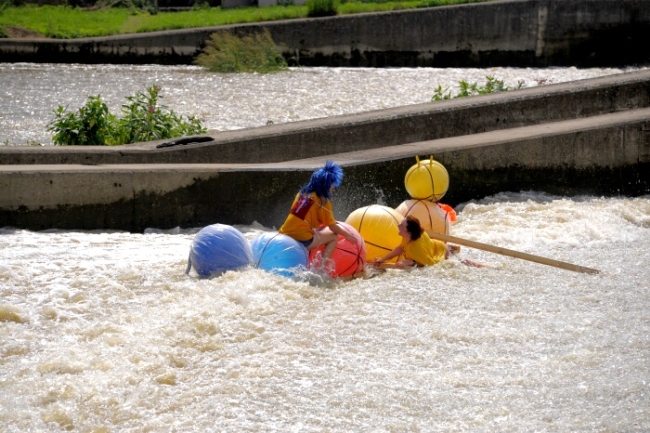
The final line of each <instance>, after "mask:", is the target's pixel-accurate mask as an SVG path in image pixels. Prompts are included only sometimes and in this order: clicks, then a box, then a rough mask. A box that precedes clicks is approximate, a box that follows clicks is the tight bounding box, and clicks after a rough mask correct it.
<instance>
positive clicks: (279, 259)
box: [251, 232, 308, 277]
mask: <svg viewBox="0 0 650 433" xmlns="http://www.w3.org/2000/svg"><path fill="white" fill-rule="evenodd" d="M251 250H252V251H253V265H255V266H257V267H258V268H260V269H264V270H265V271H271V272H273V273H275V274H278V275H283V276H285V277H292V276H294V274H295V271H296V270H297V269H298V268H300V267H302V268H304V269H306V268H307V257H308V254H307V249H306V248H305V247H303V246H302V245H301V244H300V243H299V242H298V241H296V240H295V239H293V238H291V237H289V236H287V235H283V234H281V233H278V232H265V233H262V234H260V235H259V236H257V237H256V238H255V239H253V240H252V241H251Z"/></svg>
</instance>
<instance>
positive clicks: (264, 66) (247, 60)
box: [194, 29, 288, 73]
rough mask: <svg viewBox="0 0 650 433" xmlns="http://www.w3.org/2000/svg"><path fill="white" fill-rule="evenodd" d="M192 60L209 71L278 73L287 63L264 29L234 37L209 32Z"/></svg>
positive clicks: (227, 34)
mask: <svg viewBox="0 0 650 433" xmlns="http://www.w3.org/2000/svg"><path fill="white" fill-rule="evenodd" d="M194 63H196V64H197V65H200V66H203V67H204V68H206V69H208V70H210V71H212V72H226V73H229V72H260V73H269V72H278V71H283V70H287V69H288V66H287V62H286V61H285V60H284V57H282V54H281V53H280V50H279V48H278V47H277V45H275V42H273V39H272V38H271V34H270V33H269V32H268V30H266V29H265V30H264V31H263V32H261V33H257V34H253V35H248V36H244V37H241V38H240V37H237V36H235V35H233V34H232V33H226V32H219V33H213V34H212V35H211V36H210V39H208V41H207V42H206V47H205V49H204V50H203V53H201V54H199V55H198V56H197V58H196V59H195V61H194Z"/></svg>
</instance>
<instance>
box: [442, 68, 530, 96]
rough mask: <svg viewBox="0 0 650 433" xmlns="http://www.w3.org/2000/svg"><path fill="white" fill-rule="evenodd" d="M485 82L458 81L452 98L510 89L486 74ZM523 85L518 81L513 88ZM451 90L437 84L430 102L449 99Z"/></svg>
mask: <svg viewBox="0 0 650 433" xmlns="http://www.w3.org/2000/svg"><path fill="white" fill-rule="evenodd" d="M485 78H486V80H487V81H486V82H485V85H484V86H479V85H478V84H477V83H473V84H469V83H468V82H467V81H459V82H458V85H459V87H460V92H459V93H458V94H457V95H456V96H453V97H454V98H465V97H467V96H476V95H486V94H488V93H496V92H506V91H508V90H512V89H511V88H510V87H508V86H506V85H505V84H504V82H503V81H502V80H497V79H495V78H494V77H491V76H489V75H488V76H486V77H485ZM523 86H524V82H523V81H520V82H519V83H517V87H515V89H521V88H522V87H523ZM451 98H452V96H451V90H449V89H448V88H444V89H443V88H442V86H440V85H439V86H438V87H437V88H436V89H435V90H434V94H433V96H432V97H431V102H434V101H443V100H446V99H451Z"/></svg>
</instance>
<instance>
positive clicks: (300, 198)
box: [278, 161, 357, 260]
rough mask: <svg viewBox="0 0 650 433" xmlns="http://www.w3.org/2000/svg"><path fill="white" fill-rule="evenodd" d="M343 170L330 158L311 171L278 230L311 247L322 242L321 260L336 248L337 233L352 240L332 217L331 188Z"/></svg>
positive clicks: (311, 248) (326, 257) (338, 183)
mask: <svg viewBox="0 0 650 433" xmlns="http://www.w3.org/2000/svg"><path fill="white" fill-rule="evenodd" d="M342 180H343V169H342V168H341V167H340V166H339V165H337V164H335V163H334V162H332V161H327V162H326V163H325V166H324V167H322V168H319V169H318V170H316V171H314V172H313V173H312V175H311V179H310V180H309V183H307V184H306V185H304V186H303V187H302V188H301V189H300V191H299V192H298V194H297V195H296V198H295V199H294V201H293V204H292V205H291V210H290V212H289V215H287V218H286V220H285V221H284V224H282V227H280V229H279V230H278V231H279V232H280V233H282V234H285V235H287V236H290V237H292V238H293V239H295V240H297V241H298V242H300V243H301V244H302V245H304V246H305V248H307V250H313V249H315V248H318V247H320V246H321V245H325V248H324V250H323V259H324V260H327V259H329V258H331V257H332V253H334V250H335V249H336V244H337V242H338V235H342V236H343V237H345V238H346V239H348V240H349V241H350V242H353V243H356V242H357V241H356V239H355V238H354V236H353V235H352V234H351V233H348V231H347V230H345V228H344V227H342V226H341V225H340V224H338V222H337V221H336V220H335V219H334V213H333V211H332V201H331V195H332V192H333V191H334V188H336V187H338V186H339V185H341V181H342Z"/></svg>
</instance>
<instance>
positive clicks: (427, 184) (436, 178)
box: [404, 156, 449, 201]
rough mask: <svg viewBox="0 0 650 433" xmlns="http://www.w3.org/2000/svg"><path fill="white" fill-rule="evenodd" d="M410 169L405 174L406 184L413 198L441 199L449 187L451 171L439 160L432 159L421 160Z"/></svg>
mask: <svg viewBox="0 0 650 433" xmlns="http://www.w3.org/2000/svg"><path fill="white" fill-rule="evenodd" d="M415 159H416V160H417V163H416V164H415V165H413V166H412V167H411V168H409V169H408V171H407V172H406V176H404V186H405V187H406V192H408V194H409V195H410V196H411V198H413V199H416V200H432V201H438V200H440V199H441V198H442V197H443V196H444V195H445V194H446V193H447V189H448V188H449V173H447V169H446V168H445V167H444V166H443V165H442V164H440V163H439V162H438V161H434V160H433V156H432V157H431V158H430V159H425V160H423V161H420V158H418V157H417V156H416V157H415Z"/></svg>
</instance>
